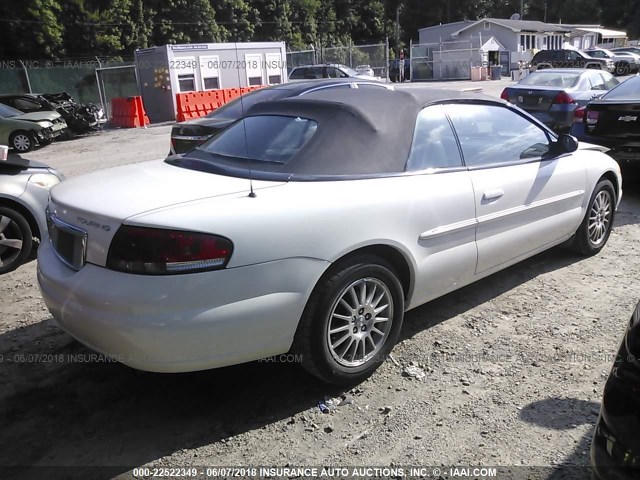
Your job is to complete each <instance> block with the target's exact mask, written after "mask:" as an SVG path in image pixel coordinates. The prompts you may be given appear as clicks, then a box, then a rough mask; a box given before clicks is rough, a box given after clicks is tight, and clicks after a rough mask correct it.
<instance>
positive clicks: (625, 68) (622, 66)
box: [616, 62, 631, 75]
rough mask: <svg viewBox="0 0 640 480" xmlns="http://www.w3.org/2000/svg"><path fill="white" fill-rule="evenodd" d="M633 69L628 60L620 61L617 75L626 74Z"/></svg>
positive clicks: (617, 65) (617, 66)
mask: <svg viewBox="0 0 640 480" xmlns="http://www.w3.org/2000/svg"><path fill="white" fill-rule="evenodd" d="M630 70H631V69H630V68H629V64H628V63H627V62H618V63H617V64H616V75H626V74H628V73H629V71H630Z"/></svg>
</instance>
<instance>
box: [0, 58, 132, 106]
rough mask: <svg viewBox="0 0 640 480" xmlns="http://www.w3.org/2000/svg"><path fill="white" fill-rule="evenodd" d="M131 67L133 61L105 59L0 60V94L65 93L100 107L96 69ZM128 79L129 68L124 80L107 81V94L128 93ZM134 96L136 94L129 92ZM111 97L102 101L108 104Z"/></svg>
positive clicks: (130, 73)
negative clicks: (108, 84)
mask: <svg viewBox="0 0 640 480" xmlns="http://www.w3.org/2000/svg"><path fill="white" fill-rule="evenodd" d="M123 65H133V62H122V61H119V60H112V59H105V58H97V57H96V58H91V59H69V60H60V61H55V62H53V61H50V60H46V61H45V60H29V61H19V60H8V61H0V93H10V94H18V93H59V92H67V93H68V94H69V95H71V96H72V97H73V98H74V100H75V101H76V102H78V103H95V104H102V103H103V102H104V101H105V98H104V96H103V95H101V92H100V87H99V86H98V77H97V76H96V70H99V69H101V68H110V67H119V66H123ZM131 78H133V79H134V85H135V72H134V71H133V66H131V69H130V71H129V72H128V76H127V78H125V77H123V76H122V75H119V76H116V77H114V78H112V79H107V80H106V81H107V83H110V87H111V88H109V91H113V92H114V96H117V95H115V94H117V93H119V92H120V91H122V90H123V88H124V89H125V90H126V91H127V92H137V85H135V90H131V89H130V88H129V87H130V85H131ZM133 94H136V95H137V93H133ZM111 98H113V97H111V96H110V97H108V98H107V99H106V100H107V102H108V103H110V101H111Z"/></svg>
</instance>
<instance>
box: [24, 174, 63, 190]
mask: <svg viewBox="0 0 640 480" xmlns="http://www.w3.org/2000/svg"><path fill="white" fill-rule="evenodd" d="M29 183H31V184H32V185H36V186H38V187H40V188H44V189H46V190H49V189H50V188H51V187H53V186H54V185H57V184H58V183H60V179H59V178H58V177H56V176H55V175H54V174H52V173H35V174H33V175H31V176H30V177H29Z"/></svg>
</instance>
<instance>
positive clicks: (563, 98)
mask: <svg viewBox="0 0 640 480" xmlns="http://www.w3.org/2000/svg"><path fill="white" fill-rule="evenodd" d="M553 103H555V104H558V103H576V101H575V100H574V99H573V98H571V95H569V94H568V93H567V92H560V93H559V94H557V95H556V98H554V99H553Z"/></svg>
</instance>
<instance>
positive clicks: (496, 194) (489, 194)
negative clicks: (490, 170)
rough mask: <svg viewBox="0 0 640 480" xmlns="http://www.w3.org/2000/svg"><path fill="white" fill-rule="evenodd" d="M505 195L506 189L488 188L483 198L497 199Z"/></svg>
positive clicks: (488, 199)
mask: <svg viewBox="0 0 640 480" xmlns="http://www.w3.org/2000/svg"><path fill="white" fill-rule="evenodd" d="M503 195H504V190H502V189H501V188H494V189H493V190H487V191H486V192H484V193H483V194H482V199H483V200H487V201H490V200H497V199H498V198H500V197H502V196H503Z"/></svg>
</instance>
